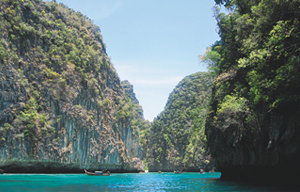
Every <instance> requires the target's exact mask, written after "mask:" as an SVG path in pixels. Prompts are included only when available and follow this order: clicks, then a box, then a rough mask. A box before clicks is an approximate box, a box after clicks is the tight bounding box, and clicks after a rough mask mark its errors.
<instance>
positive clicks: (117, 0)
mask: <svg viewBox="0 0 300 192" xmlns="http://www.w3.org/2000/svg"><path fill="white" fill-rule="evenodd" d="M57 2H58V3H63V4H65V5H67V6H68V7H69V8H72V9H74V10H75V11H80V12H81V13H83V14H84V15H87V16H88V17H89V18H90V19H92V20H93V21H94V24H96V25H98V26H99V27H100V29H101V34H102V36H103V39H104V43H105V44H106V46H107V54H108V56H109V57H110V58H111V61H112V63H113V65H114V67H115V68H116V70H117V73H118V75H119V77H120V79H121V80H128V81H129V82H130V83H131V84H132V85H133V87H134V92H135V94H136V97H137V99H138V100H139V102H140V104H141V105H142V107H143V109H144V116H145V118H146V119H148V120H150V121H152V120H153V118H154V117H156V116H157V115H158V114H159V113H160V112H161V111H162V110H163V109H164V107H165V104H166V102H167V99H168V96H169V94H170V93H171V92H172V90H173V89H174V87H175V86H176V85H177V84H178V83H179V81H180V80H182V79H183V78H184V77H185V76H187V75H190V74H192V73H195V72H199V71H206V70H207V69H206V66H204V65H203V64H200V63H199V60H198V55H199V54H202V53H203V52H204V51H205V50H206V47H208V46H210V45H212V44H213V43H214V42H215V41H216V40H219V36H218V34H217V32H216V29H217V24H216V21H215V19H214V18H213V11H212V8H213V6H214V0H84V1H83V0H57Z"/></svg>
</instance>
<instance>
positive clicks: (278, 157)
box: [203, 0, 300, 186]
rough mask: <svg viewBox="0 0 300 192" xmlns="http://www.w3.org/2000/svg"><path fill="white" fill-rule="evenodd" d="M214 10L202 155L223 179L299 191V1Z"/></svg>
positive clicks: (244, 4)
mask: <svg viewBox="0 0 300 192" xmlns="http://www.w3.org/2000/svg"><path fill="white" fill-rule="evenodd" d="M216 2H217V3H223V4H225V3H226V4H228V3H229V5H227V6H231V8H233V10H234V11H233V12H232V13H230V14H229V15H227V16H225V15H224V14H220V15H219V16H218V17H217V19H218V23H219V29H220V31H219V34H220V36H221V40H220V41H218V42H216V43H215V45H214V46H213V47H212V49H210V50H209V51H210V52H208V54H207V55H206V56H208V57H210V60H208V61H210V63H209V62H208V63H209V64H211V67H212V68H213V69H214V71H215V74H216V78H215V79H214V85H213V89H212V101H211V109H210V111H211V112H210V113H209V115H208V119H207V121H206V135H207V146H208V151H209V152H210V153H211V155H212V157H214V158H215V160H216V164H217V167H218V169H219V170H220V171H221V172H222V178H224V179H232V180H242V181H249V182H255V183H257V182H260V183H268V184H272V185H276V184H285V183H286V184H296V185H298V186H299V180H300V175H299V173H298V170H300V165H299V162H300V129H299V127H300V123H299V120H298V117H299V115H300V110H299V109H300V100H299V98H300V92H299V90H300V78H299V75H298V74H299V71H300V59H299V55H300V49H299V45H298V44H295V42H299V40H300V36H299V33H300V27H299V18H300V11H299V9H298V8H299V6H300V1H260V0H258V1H216ZM230 3H232V4H231V5H230ZM296 7H297V8H296ZM260 13H264V14H260ZM287 13H288V14H287ZM291 47H293V48H292V49H291ZM203 58H207V57H203Z"/></svg>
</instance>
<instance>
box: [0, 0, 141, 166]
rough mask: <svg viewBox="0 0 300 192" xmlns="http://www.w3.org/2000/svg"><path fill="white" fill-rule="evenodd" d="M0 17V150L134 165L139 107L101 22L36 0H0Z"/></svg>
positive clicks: (5, 154)
mask: <svg viewBox="0 0 300 192" xmlns="http://www.w3.org/2000/svg"><path fill="white" fill-rule="evenodd" d="M0 23H1V25H0V154H1V155H0V158H1V159H2V160H6V159H7V160H10V159H23V160H28V159H30V160H43V161H56V162H60V163H79V164H80V167H82V166H86V167H88V166H90V165H91V166H93V165H95V166H96V165H97V166H98V165H103V164H105V165H106V166H107V167H109V166H111V168H112V169H115V170H124V171H126V170H127V171H129V170H131V171H132V170H134V168H133V167H130V166H131V165H129V164H126V163H130V162H132V159H133V158H134V157H139V158H141V151H140V147H139V134H138V127H137V126H135V124H136V123H135V120H134V119H135V112H134V110H136V109H134V107H135V106H134V105H133V104H132V103H131V102H128V101H129V99H128V98H127V97H125V96H124V93H123V89H122V87H121V85H120V80H119V77H118V75H117V73H116V71H115V69H114V68H113V66H112V64H111V62H110V60H109V58H108V56H107V54H106V50H105V44H104V43H103V40H102V36H101V33H100V29H99V27H98V26H96V25H94V24H93V23H92V21H91V20H90V19H88V18H87V17H86V16H84V15H82V14H81V13H80V12H75V11H74V10H72V9H69V8H67V7H65V6H64V5H63V4H57V3H55V2H43V1H41V0H1V1H0ZM132 125H134V126H132ZM125 164H126V165H125ZM0 166H1V165H0ZM131 168H132V169H131Z"/></svg>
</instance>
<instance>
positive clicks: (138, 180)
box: [0, 173, 274, 192]
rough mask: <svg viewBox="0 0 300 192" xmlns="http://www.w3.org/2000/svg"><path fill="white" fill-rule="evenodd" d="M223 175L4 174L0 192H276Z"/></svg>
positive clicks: (0, 178) (1, 176) (0, 181)
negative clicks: (225, 178)
mask: <svg viewBox="0 0 300 192" xmlns="http://www.w3.org/2000/svg"><path fill="white" fill-rule="evenodd" d="M220 175H221V174H220V173H205V174H199V173H183V174H174V173H161V174H159V173H139V174H138V173H136V174H133V173H131V174H128V173H126V174H125V173H123V174H112V175H111V176H87V175H85V174H3V175H0V191H1V192H2V191H9V192H12V191H22V192H23V191H30V192H32V191H33V192H35V191H38V192H40V191H42V192H48V191H52V192H54V191H55V192H56V191H70V192H76V191H274V189H272V188H268V187H254V186H251V185H245V184H238V183H234V182H225V181H221V180H220V179H219V178H220Z"/></svg>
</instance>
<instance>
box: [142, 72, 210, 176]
mask: <svg viewBox="0 0 300 192" xmlns="http://www.w3.org/2000/svg"><path fill="white" fill-rule="evenodd" d="M211 85H212V77H211V74H210V73H207V72H199V73H195V74H192V75H190V76H187V77H185V78H184V79H183V80H182V81H181V82H179V84H178V85H177V86H176V87H175V89H174V90H173V92H172V93H171V94H170V96H169V99H168V102H167V104H166V107H165V109H164V111H163V112H161V114H159V115H158V116H157V118H155V119H154V121H153V122H152V123H151V128H150V132H149V134H148V136H147V137H148V138H149V141H148V142H149V144H148V146H149V151H148V154H147V163H148V167H149V171H159V170H160V171H174V170H181V171H197V172H198V171H199V170H200V168H201V169H205V170H207V171H208V170H210V169H212V168H213V166H212V161H211V159H210V157H209V156H208V155H206V154H205V150H204V144H205V140H206V138H205V135H204V125H205V118H206V115H207V106H208V100H209V97H210V94H211Z"/></svg>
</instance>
